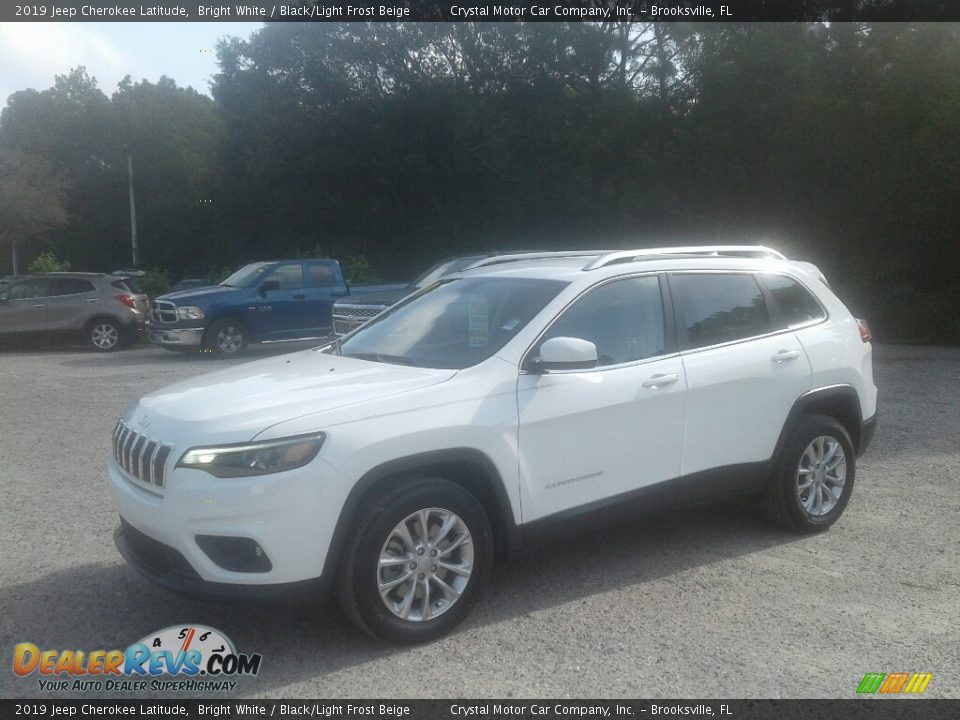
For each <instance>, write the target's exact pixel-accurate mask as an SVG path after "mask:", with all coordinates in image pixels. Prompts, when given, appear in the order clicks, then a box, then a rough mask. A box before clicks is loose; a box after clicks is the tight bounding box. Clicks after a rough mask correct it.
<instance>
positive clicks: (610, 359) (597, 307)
mask: <svg viewBox="0 0 960 720" xmlns="http://www.w3.org/2000/svg"><path fill="white" fill-rule="evenodd" d="M555 337H573V338H579V339H581V340H589V341H590V342H592V343H593V344H594V345H596V347H597V365H598V366H599V367H603V366H605V365H619V364H621V363H628V362H634V361H636V360H645V359H646V358H651V357H655V356H657V355H663V354H664V353H665V352H666V338H665V333H664V325H663V300H662V298H661V296H660V281H659V280H658V279H657V277H656V276H655V275H648V276H645V277H633V278H625V279H623V280H615V281H613V282H610V283H607V284H605V285H601V286H600V287H599V288H597V289H595V290H592V291H591V292H589V293H588V294H587V295H585V296H584V297H582V298H580V299H579V300H577V302H575V303H574V304H573V305H572V306H571V307H570V308H569V309H568V310H566V311H565V312H564V314H563V315H561V316H560V318H559V319H558V320H557V321H556V322H555V323H554V324H553V325H552V326H551V327H550V329H549V330H548V331H547V332H546V333H544V335H543V337H542V338H540V342H539V344H538V346H537V348H536V349H535V350H534V352H533V356H534V357H537V356H539V354H540V347H539V346H540V345H543V343H545V342H546V341H547V340H550V339H551V338H555Z"/></svg>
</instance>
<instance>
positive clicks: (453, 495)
mask: <svg viewBox="0 0 960 720" xmlns="http://www.w3.org/2000/svg"><path fill="white" fill-rule="evenodd" d="M358 518H359V522H358V523H357V524H356V525H355V527H354V529H353V531H352V533H351V540H350V541H349V543H348V547H347V548H346V553H345V556H344V561H343V563H342V565H341V569H340V572H339V574H338V580H337V596H338V600H339V601H340V606H341V607H342V608H343V610H344V612H345V613H346V614H347V616H348V617H350V619H351V620H353V621H354V622H355V623H356V624H357V625H359V626H360V627H361V628H363V629H364V630H366V631H367V632H368V633H370V634H371V635H373V636H374V637H377V638H380V639H381V640H386V641H388V642H394V643H399V644H414V643H422V642H428V641H430V640H434V639H436V638H438V637H440V636H442V635H445V634H446V633H448V632H450V630H452V629H453V628H454V627H455V626H456V625H458V624H459V623H460V622H461V621H463V619H464V618H466V616H467V615H468V614H469V613H470V610H471V609H472V608H473V606H474V604H475V603H476V601H477V598H478V597H479V596H480V592H481V590H482V588H483V585H484V584H485V583H486V580H487V576H488V575H489V573H490V567H491V564H492V558H493V536H492V532H491V529H490V522H489V520H488V518H487V515H486V513H485V512H484V510H483V507H482V506H481V505H480V503H479V502H477V500H476V498H474V496H473V495H471V494H470V493H468V492H467V491H466V490H464V489H463V488H461V487H460V486H459V485H456V484H454V483H452V482H449V481H447V480H442V479H439V478H421V479H413V480H407V481H402V482H401V483H399V484H398V485H396V486H394V488H392V489H391V490H390V491H389V492H384V493H380V494H378V495H376V496H374V497H372V498H371V499H370V500H368V501H367V502H366V503H365V504H364V506H363V507H362V508H361V510H360V512H359V513H358Z"/></svg>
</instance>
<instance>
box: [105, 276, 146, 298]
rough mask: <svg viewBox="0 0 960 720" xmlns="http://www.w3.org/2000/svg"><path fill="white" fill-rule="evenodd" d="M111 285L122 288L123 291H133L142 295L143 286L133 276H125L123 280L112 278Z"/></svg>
mask: <svg viewBox="0 0 960 720" xmlns="http://www.w3.org/2000/svg"><path fill="white" fill-rule="evenodd" d="M110 284H111V285H113V287H115V288H117V289H118V290H123V291H124V292H128V293H134V294H135V295H144V294H145V293H144V292H143V286H142V285H140V281H139V280H137V279H136V278H135V277H127V278H124V279H123V280H114V281H113V282H112V283H110Z"/></svg>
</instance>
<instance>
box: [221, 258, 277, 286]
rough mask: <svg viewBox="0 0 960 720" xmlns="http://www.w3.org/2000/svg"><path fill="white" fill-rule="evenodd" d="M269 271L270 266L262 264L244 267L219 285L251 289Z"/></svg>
mask: <svg viewBox="0 0 960 720" xmlns="http://www.w3.org/2000/svg"><path fill="white" fill-rule="evenodd" d="M269 269H270V265H269V264H268V263H262V262H260V263H251V264H250V265H244V266H243V267H242V268H240V269H239V270H237V271H236V272H235V273H234V274H233V275H231V276H230V277H228V278H227V279H226V280H224V281H223V282H222V283H220V284H221V285H226V286H227V287H237V288H248V287H253V286H254V285H256V284H257V283H259V282H260V280H261V279H263V276H264V275H265V274H266V272H267V270H269Z"/></svg>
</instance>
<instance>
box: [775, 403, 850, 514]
mask: <svg viewBox="0 0 960 720" xmlns="http://www.w3.org/2000/svg"><path fill="white" fill-rule="evenodd" d="M855 477H856V453H855V452H854V449H853V443H852V442H851V440H850V435H849V433H847V430H846V428H844V426H843V425H841V424H840V423H839V422H838V421H837V420H835V419H834V418H832V417H828V416H826V415H802V416H801V417H800V419H799V421H798V422H797V424H796V425H795V426H794V427H793V428H792V429H791V430H790V432H789V435H788V436H787V438H786V441H785V442H784V445H783V452H781V453H780V459H779V461H778V462H777V467H776V470H775V474H774V477H773V481H772V483H771V485H770V487H769V489H768V490H767V494H766V497H765V504H766V508H767V513H768V515H770V517H771V519H772V520H773V521H774V522H776V524H778V525H780V526H781V527H785V528H787V529H789V530H796V531H799V532H807V533H811V532H818V531H820V530H825V529H827V528H828V527H830V526H831V525H833V523H835V522H836V521H837V519H838V518H839V517H840V516H841V515H842V514H843V511H844V509H845V508H846V507H847V503H848V502H849V501H850V494H851V493H852V492H853V482H854V479H855Z"/></svg>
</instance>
